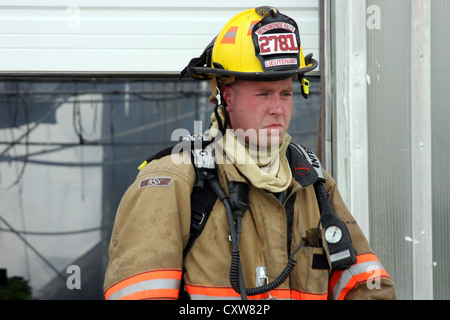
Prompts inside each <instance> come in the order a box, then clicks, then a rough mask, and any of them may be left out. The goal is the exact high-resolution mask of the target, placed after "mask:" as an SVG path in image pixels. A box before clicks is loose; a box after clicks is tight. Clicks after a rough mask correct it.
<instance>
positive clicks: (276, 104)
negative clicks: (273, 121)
mask: <svg viewBox="0 0 450 320" xmlns="http://www.w3.org/2000/svg"><path fill="white" fill-rule="evenodd" d="M269 113H270V114H282V113H283V108H282V107H281V97H280V96H279V95H275V94H274V95H273V96H272V101H271V103H270V110H269Z"/></svg>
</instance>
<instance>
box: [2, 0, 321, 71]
mask: <svg viewBox="0 0 450 320" xmlns="http://www.w3.org/2000/svg"><path fill="white" fill-rule="evenodd" d="M261 5H264V4H261V2H260V1H254V0H243V1H237V0H233V1H226V2H211V1H200V0H196V1H180V0H166V1H138V0H130V1H126V2H123V1H118V0H114V1H106V2H105V1H89V0H78V1H58V0H36V1H32V0H16V1H4V0H3V1H0V71H1V72H5V71H24V72H31V71H36V72H42V71H43V72H48V71H57V72H73V71H76V72H146V73H147V72H155V73H166V72H179V71H180V70H182V69H183V68H184V66H185V65H186V64H187V63H188V62H189V60H190V59H191V58H193V57H196V56H199V55H200V54H201V53H202V51H203V49H204V48H205V47H206V45H208V44H209V43H210V41H211V40H212V39H213V38H214V37H215V36H216V35H217V34H218V33H219V31H220V29H221V28H222V27H223V26H224V25H225V23H226V22H227V21H228V20H229V19H230V18H231V17H232V16H234V15H235V14H237V13H239V12H240V11H242V10H245V9H248V8H251V7H257V6H261ZM271 5H273V6H276V7H278V8H279V9H280V11H282V12H285V13H286V14H288V15H289V16H291V17H292V18H294V19H295V20H296V21H297V22H298V24H299V26H300V34H301V40H302V44H303V48H304V51H305V52H306V53H309V52H312V53H314V56H315V57H318V56H319V22H318V21H319V14H318V0H313V1H308V0H277V1H273V2H272V4H271Z"/></svg>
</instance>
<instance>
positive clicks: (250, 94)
mask: <svg viewBox="0 0 450 320" xmlns="http://www.w3.org/2000/svg"><path fill="white" fill-rule="evenodd" d="M222 94H223V97H224V99H225V101H226V102H227V104H228V105H227V111H228V113H229V116H230V122H231V127H232V128H233V129H234V130H235V134H236V136H238V138H242V139H245V140H246V142H248V143H250V144H253V143H252V142H254V141H255V140H251V138H250V141H249V136H250V135H251V133H252V132H253V133H255V132H256V134H257V137H258V140H257V141H258V142H257V144H258V145H259V146H270V145H274V144H280V143H281V142H282V139H283V135H284V134H285V132H286V131H287V129H288V127H289V123H290V121H291V116H292V79H291V78H289V79H286V80H280V81H246V80H236V82H234V83H233V84H231V85H229V86H223V87H222ZM238 129H242V130H238ZM242 131H243V133H242ZM242 134H245V137H242Z"/></svg>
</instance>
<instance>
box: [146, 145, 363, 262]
mask: <svg viewBox="0 0 450 320" xmlns="http://www.w3.org/2000/svg"><path fill="white" fill-rule="evenodd" d="M200 139H201V140H200ZM200 141H201V143H199V142H200ZM181 143H182V144H184V146H185V147H186V148H185V149H184V150H188V148H191V149H189V150H192V152H191V159H192V164H193V165H194V168H195V171H196V183H195V185H194V188H193V190H192V193H191V228H190V237H189V240H188V244H187V246H186V248H185V249H184V251H183V256H185V255H186V254H187V253H188V252H189V251H190V249H191V248H192V246H193V244H194V242H195V240H196V239H197V238H198V236H200V234H201V232H202V231H203V229H204V227H205V225H206V222H207V220H208V218H209V216H210V213H211V211H212V208H213V206H214V204H215V202H216V201H217V198H218V196H217V194H216V192H215V191H214V190H213V189H212V188H211V186H210V184H209V183H207V182H206V179H207V177H208V176H211V174H212V175H214V176H216V169H215V163H214V155H213V149H212V144H213V141H210V140H204V139H203V138H202V137H193V136H190V137H188V138H185V139H183V141H182V142H181ZM177 146H178V147H180V146H179V145H177ZM173 150H174V146H172V147H168V148H166V149H164V150H161V151H159V152H157V153H156V154H154V155H152V156H150V157H149V158H147V159H146V160H145V161H144V162H143V163H142V164H141V165H140V166H139V170H141V169H142V168H143V167H144V166H145V165H147V164H148V163H149V162H151V161H153V160H155V159H160V158H162V157H165V156H167V155H170V154H172V152H173ZM178 150H180V148H178ZM286 156H287V158H288V160H289V164H290V167H291V171H292V175H293V177H294V179H296V181H297V182H298V183H299V184H300V185H301V186H302V187H303V188H305V187H307V186H309V185H314V189H315V192H316V197H317V201H318V205H319V209H320V212H321V216H320V221H319V225H318V228H319V226H320V224H322V228H323V230H324V231H325V233H324V235H325V240H326V241H323V243H324V246H325V245H326V246H327V248H328V251H329V255H327V259H328V265H329V266H331V270H342V269H346V268H348V267H350V266H351V265H352V264H354V263H356V252H355V249H354V248H353V245H352V242H351V238H350V234H349V232H348V229H347V226H346V225H345V223H344V222H343V221H342V220H341V219H340V218H339V217H338V216H337V215H336V213H335V212H334V209H333V207H332V205H331V203H330V201H329V198H328V194H327V192H326V190H325V186H324V183H325V182H326V180H325V177H324V174H323V170H322V165H321V163H320V161H319V159H318V158H317V156H316V155H315V154H314V153H313V152H312V151H311V150H309V149H307V148H305V147H303V146H300V145H298V144H295V143H292V142H291V143H290V145H289V147H288V148H287V151H286ZM292 205H293V204H292ZM286 210H287V211H289V208H286ZM291 211H293V208H292V210H291ZM322 265H323V264H322Z"/></svg>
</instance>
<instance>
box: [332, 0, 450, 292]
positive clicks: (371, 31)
mask: <svg viewBox="0 0 450 320" xmlns="http://www.w3.org/2000/svg"><path fill="white" fill-rule="evenodd" d="M323 3H324V4H325V6H326V8H328V10H330V11H329V12H330V13H331V14H330V16H331V19H330V21H331V22H330V25H331V27H330V28H329V29H328V30H326V31H327V32H328V33H327V32H326V33H325V37H327V39H328V42H325V43H327V44H328V45H330V47H331V49H330V51H331V52H332V54H331V55H330V56H329V58H330V59H332V63H333V65H332V67H331V70H333V71H334V72H335V73H333V74H332V76H331V77H330V79H331V80H332V82H331V86H332V88H333V89H334V91H333V99H332V101H331V102H332V107H331V109H330V111H331V112H332V114H333V115H334V117H333V123H332V127H334V128H335V130H334V131H333V134H334V136H333V137H332V148H333V153H332V156H333V159H334V164H335V166H334V167H333V170H334V172H335V177H336V178H337V183H338V186H339V188H340V189H341V191H343V193H344V198H345V199H346V200H347V203H348V204H349V205H350V207H351V211H352V213H353V215H354V216H355V217H356V218H357V220H358V221H362V222H363V229H364V231H365V232H366V233H367V235H368V237H369V239H370V243H371V246H372V248H373V249H374V251H375V253H376V254H377V255H378V256H379V257H380V260H381V262H382V264H383V265H384V266H385V267H386V269H387V270H388V272H389V273H390V275H391V277H392V278H393V280H394V282H395V284H396V288H397V293H398V297H399V298H400V299H449V298H450V295H449V294H450V291H449V289H448V288H449V287H450V272H449V267H448V266H449V263H450V260H449V259H450V255H449V251H448V248H449V245H450V238H449V237H448V234H447V233H446V230H447V229H448V227H449V225H450V221H449V211H450V202H449V201H450V200H449V197H448V192H447V190H448V187H447V186H448V181H449V179H450V175H449V170H448V168H449V166H450V160H449V157H448V155H449V154H450V145H449V141H450V139H449V137H450V132H449V129H448V120H449V119H450V113H449V108H448V101H449V98H450V97H449V90H448V80H447V78H448V74H449V72H450V63H449V60H448V59H447V55H448V49H449V46H448V40H449V35H448V28H447V27H448V26H449V25H448V17H449V14H450V7H449V3H448V1H446V0H412V1H411V0H396V1H389V0H367V1H359V0H331V1H329V0H324V1H323ZM365 137H366V138H367V139H366V138H365ZM367 201H368V204H367V210H361V211H358V210H355V209H357V208H364V206H365V205H366V202H367ZM366 222H367V224H366Z"/></svg>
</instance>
